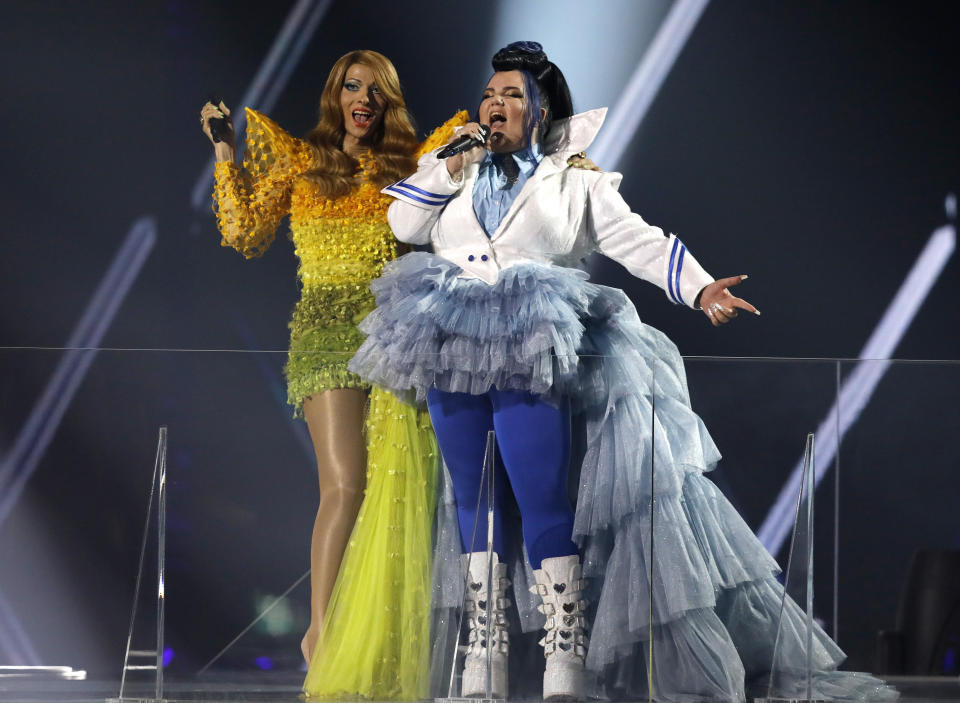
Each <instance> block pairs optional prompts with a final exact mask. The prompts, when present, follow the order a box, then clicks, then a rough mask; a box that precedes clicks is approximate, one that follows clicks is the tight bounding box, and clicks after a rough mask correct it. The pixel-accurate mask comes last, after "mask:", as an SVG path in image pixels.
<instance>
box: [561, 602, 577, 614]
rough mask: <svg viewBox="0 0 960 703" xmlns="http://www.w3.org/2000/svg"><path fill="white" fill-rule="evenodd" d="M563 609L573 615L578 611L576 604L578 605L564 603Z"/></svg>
mask: <svg viewBox="0 0 960 703" xmlns="http://www.w3.org/2000/svg"><path fill="white" fill-rule="evenodd" d="M563 609H564V611H566V612H568V613H572V612H573V611H574V610H576V609H577V604H576V603H564V604H563Z"/></svg>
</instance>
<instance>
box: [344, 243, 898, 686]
mask: <svg viewBox="0 0 960 703" xmlns="http://www.w3.org/2000/svg"><path fill="white" fill-rule="evenodd" d="M459 273H460V269H459V268H458V267H456V266H455V265H454V264H452V263H451V262H449V261H447V260H445V259H443V258H440V257H437V256H434V255H432V254H427V253H422V252H414V253H411V254H407V255H406V256H403V257H400V258H399V259H397V260H395V261H393V262H391V263H390V264H388V265H387V267H386V268H385V269H384V273H383V275H382V277H381V278H380V279H378V280H376V281H374V282H373V284H372V289H373V292H374V294H375V295H376V298H377V308H376V310H375V311H374V312H372V313H371V314H370V315H369V316H368V317H367V318H366V319H365V320H364V321H363V322H362V323H361V325H360V329H361V331H363V332H364V333H365V334H366V335H367V338H366V341H365V342H364V343H363V345H362V346H361V347H360V349H359V351H358V352H357V354H356V356H354V358H353V360H352V361H351V363H350V370H351V371H354V372H355V373H357V374H359V375H360V376H362V377H363V378H365V379H366V380H368V381H370V382H372V383H375V384H378V385H380V386H384V387H386V388H390V389H391V390H393V391H394V392H396V393H398V394H401V395H408V396H413V397H415V398H417V399H419V400H423V399H424V397H425V395H426V392H427V390H429V389H430V388H431V387H436V388H439V389H441V390H445V391H453V392H464V393H474V394H479V393H483V392H486V391H487V390H488V389H490V388H491V387H493V386H496V387H497V388H500V389H511V390H526V391H530V392H532V393H535V394H538V395H543V396H548V397H561V396H562V397H566V398H568V399H569V401H570V405H571V408H572V412H573V419H574V422H575V426H576V428H577V431H576V432H575V434H576V436H577V437H578V438H579V441H578V444H579V445H580V446H579V452H578V457H579V462H578V463H579V465H578V466H577V467H575V477H576V479H577V480H576V512H575V522H574V535H573V538H574V540H575V541H576V542H577V543H578V544H579V545H580V548H581V554H582V557H583V572H584V577H585V578H586V579H588V583H589V586H588V592H587V597H588V599H589V602H590V616H591V617H590V620H591V631H590V633H589V634H590V646H589V649H588V654H587V661H586V665H587V669H588V691H589V694H590V695H591V696H596V697H614V696H620V695H627V696H641V695H642V696H646V695H647V691H648V687H650V686H652V688H653V692H654V696H655V698H656V700H658V701H677V702H687V701H690V702H692V701H701V700H718V701H739V700H743V699H744V697H745V695H746V694H747V693H753V692H754V691H753V690H752V689H756V692H758V693H764V694H765V693H766V692H767V682H768V681H769V671H770V669H771V663H772V658H773V649H774V642H775V640H776V639H777V632H778V629H779V631H780V636H779V640H780V641H779V654H778V657H777V659H778V662H779V664H778V667H777V668H778V669H783V671H781V672H780V673H781V675H779V676H778V677H777V684H778V692H779V693H781V694H783V695H789V694H795V693H797V692H798V691H801V690H802V687H803V686H805V683H806V681H805V676H803V675H802V672H801V671H800V667H801V666H802V665H803V663H804V662H805V661H806V654H805V653H806V630H805V627H806V624H805V617H804V614H803V613H802V611H801V610H800V608H799V607H798V606H797V605H796V604H795V603H794V602H793V601H792V600H790V599H789V598H786V599H784V598H783V588H782V586H781V585H780V583H779V582H778V581H777V580H776V578H775V574H776V573H777V572H778V571H779V568H778V566H777V564H776V562H775V561H774V560H773V558H772V557H771V556H770V555H769V554H768V553H767V552H766V550H765V549H764V548H763V546H762V545H761V544H760V542H759V541H758V540H757V539H756V537H755V536H754V535H753V533H752V532H751V530H750V529H749V527H748V526H747V525H746V524H745V523H744V521H743V520H742V519H741V517H740V516H739V514H737V512H736V511H735V510H734V509H733V507H732V506H731V505H730V503H729V502H728V501H727V500H726V499H725V498H724V496H723V495H722V494H721V493H720V491H719V490H717V488H716V487H715V486H714V484H713V483H712V482H711V481H710V480H709V479H707V478H706V477H705V476H704V475H703V474H704V473H705V472H708V471H710V470H711V469H712V468H713V467H714V466H715V464H716V463H717V461H718V460H719V458H720V454H719V452H718V451H717V448H716V446H715V445H714V443H713V440H712V439H711V438H710V435H709V433H708V432H707V430H706V427H705V426H704V425H703V422H702V421H701V419H700V418H699V417H698V416H697V415H696V414H695V413H694V412H693V411H692V410H691V408H690V401H689V395H688V391H687V382H686V376H685V373H684V369H683V362H682V360H681V358H680V355H679V353H678V352H677V349H676V347H675V346H674V344H673V343H672V342H671V341H670V340H669V339H668V338H667V337H666V336H665V335H664V334H662V333H661V332H659V331H658V330H655V329H653V328H652V327H649V326H647V325H644V324H643V323H641V322H640V320H639V318H638V317H637V313H636V310H635V308H634V307H633V305H632V304H631V302H630V301H629V299H628V298H627V297H626V295H625V294H624V293H623V292H622V291H620V290H617V289H613V288H608V287H604V286H599V285H596V284H593V283H590V282H589V281H588V280H587V275H586V274H585V273H583V272H582V271H578V270H573V269H567V268H561V267H555V266H548V265H539V264H529V265H520V266H514V267H511V268H509V269H506V270H504V271H502V272H501V275H500V278H499V280H498V281H497V283H496V284H494V285H492V286H491V285H488V284H487V283H485V282H483V281H480V280H474V279H463V278H459V277H458V274H459ZM441 485H442V484H441ZM455 514H456V513H455V507H454V504H453V495H452V490H450V487H449V485H447V486H446V487H445V488H442V492H441V493H440V502H439V506H438V532H437V535H436V543H437V558H436V563H435V567H434V568H435V571H434V594H433V601H434V602H433V607H434V612H435V621H436V622H435V624H434V636H435V642H436V643H437V644H436V646H435V657H434V664H435V667H436V669H437V676H436V680H437V681H438V682H441V681H443V680H444V678H445V675H446V672H448V671H449V669H447V668H446V667H447V666H448V664H449V653H450V652H452V651H453V646H454V645H452V643H451V640H452V639H454V638H455V637H456V633H455V632H454V630H455V619H454V618H452V617H451V612H452V608H454V607H456V605H457V604H458V603H459V602H460V595H461V594H460V590H461V588H462V585H461V575H460V571H459V563H460V562H459V551H460V547H459V540H458V539H457V537H456V535H457V529H458V528H457V523H456V517H455ZM515 551H516V553H517V554H518V555H519V557H518V558H517V559H516V563H515V567H514V570H513V573H512V575H511V577H512V579H513V582H514V588H513V591H514V593H513V595H514V598H515V601H516V605H517V615H518V623H519V629H521V630H522V631H523V632H535V631H537V630H538V629H539V628H540V627H542V625H543V621H544V618H543V616H542V615H541V614H540V613H539V612H537V610H536V606H537V605H538V601H537V600H535V596H533V595H531V594H530V593H529V592H528V590H527V586H529V585H530V584H531V583H533V574H532V572H531V570H530V567H529V565H528V564H527V563H526V560H525V559H523V558H522V548H518V549H516V550H515ZM651 575H652V578H651ZM651 604H652V605H651ZM781 609H782V612H783V615H782V621H781ZM534 641H535V640H534ZM651 646H652V647H653V651H654V656H653V661H654V662H655V664H654V667H653V669H652V672H651V671H648V662H649V661H650V647H651ZM511 651H512V653H511V657H512V658H513V657H514V656H517V657H522V656H523V654H522V651H523V647H511ZM811 654H812V657H811V658H812V662H813V668H814V669H815V670H816V671H817V674H816V676H815V677H814V679H815V681H814V685H815V693H816V694H817V695H818V696H820V697H822V698H825V699H828V700H891V699H894V698H896V697H897V694H896V691H894V690H893V689H891V688H889V687H887V686H885V685H884V684H883V682H881V681H879V680H878V679H875V678H873V677H870V676H866V675H862V674H853V673H850V672H837V671H836V668H837V666H838V665H839V664H840V663H841V662H842V660H843V658H844V655H843V652H842V651H841V650H840V649H839V648H838V647H837V645H836V644H834V643H833V641H832V640H830V638H829V637H828V636H827V635H826V634H825V633H824V632H823V631H822V630H821V629H820V628H816V630H815V632H814V638H813V648H812V652H811ZM540 661H541V666H542V656H541V658H540ZM784 662H787V663H788V664H789V666H787V667H784V666H783V663H784ZM794 664H795V666H796V670H795V671H791V670H790V669H792V667H793V666H794ZM511 666H512V667H513V664H511ZM520 666H521V667H522V666H523V664H520ZM516 670H517V669H516V668H514V671H516ZM515 681H516V678H514V682H515ZM512 683H513V682H512ZM514 693H516V691H514Z"/></svg>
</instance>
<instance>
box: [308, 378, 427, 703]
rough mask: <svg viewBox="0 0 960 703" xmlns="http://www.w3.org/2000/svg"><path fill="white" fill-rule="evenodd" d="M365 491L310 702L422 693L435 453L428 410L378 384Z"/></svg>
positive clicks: (318, 652)
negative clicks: (416, 406) (417, 406)
mask: <svg viewBox="0 0 960 703" xmlns="http://www.w3.org/2000/svg"><path fill="white" fill-rule="evenodd" d="M367 433H368V434H367V450H368V459H367V489H366V495H365V496H364V500H363V505H362V507H361V508H360V514H359V516H358V517H357V522H356V526H355V527H354V528H353V534H352V535H351V536H350V542H349V543H348V545H347V551H346V553H345V554H344V558H343V562H342V564H341V566H340V573H339V575H338V577H337V583H336V585H335V586H334V589H333V595H332V596H331V599H330V604H329V606H328V608H327V612H326V617H325V618H324V623H323V629H322V632H321V635H320V640H319V642H318V644H317V647H316V649H315V650H314V654H313V659H312V661H311V662H310V668H309V670H308V672H307V678H306V680H305V681H304V684H303V689H304V693H305V694H306V696H307V697H308V698H356V697H362V698H368V699H377V700H384V699H391V700H417V699H421V698H425V697H426V696H427V692H428V686H429V674H430V672H429V668H430V667H429V664H430V642H429V636H430V566H431V564H430V561H431V556H432V553H431V550H432V545H431V536H432V523H433V508H434V500H435V493H436V477H437V461H438V457H439V454H438V450H437V445H436V440H435V438H434V435H433V430H432V429H431V426H430V420H429V417H428V416H427V414H426V412H425V411H419V410H417V409H416V408H412V407H410V406H408V405H405V404H403V403H401V402H400V401H399V400H397V399H396V397H394V396H393V394H391V393H389V392H387V391H384V390H381V389H379V388H374V389H373V390H372V391H371V394H370V409H369V413H368V417H367Z"/></svg>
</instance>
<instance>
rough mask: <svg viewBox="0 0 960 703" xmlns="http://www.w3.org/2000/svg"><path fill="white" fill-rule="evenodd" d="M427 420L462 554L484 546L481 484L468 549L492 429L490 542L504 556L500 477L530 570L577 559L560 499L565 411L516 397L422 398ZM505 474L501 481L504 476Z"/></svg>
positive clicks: (441, 394) (432, 394) (563, 493)
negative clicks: (448, 486) (452, 502)
mask: <svg viewBox="0 0 960 703" xmlns="http://www.w3.org/2000/svg"><path fill="white" fill-rule="evenodd" d="M427 405H428V406H429V408H430V419H431V420H432V421H433V428H434V430H435V431H436V433H437V442H438V443H439V445H440V451H441V452H442V454H443V459H444V461H445V462H446V464H447V468H448V469H449V470H450V478H451V480H452V481H453V492H454V496H455V497H456V500H457V517H458V519H459V522H460V538H461V542H462V546H463V548H464V551H484V550H485V549H486V542H487V513H486V505H487V501H486V485H485V484H484V486H483V487H482V490H483V495H482V500H481V503H480V516H479V520H478V521H477V534H476V539H475V541H474V543H473V545H472V548H468V547H467V545H468V544H469V543H470V535H471V533H472V532H473V521H474V510H475V509H476V506H477V499H478V498H479V497H480V495H481V494H480V491H481V486H480V474H481V471H482V469H483V453H484V448H485V447H486V439H487V432H488V431H490V430H494V431H495V432H496V435H497V446H498V449H499V451H500V456H501V458H502V459H503V462H502V463H503V467H501V466H500V462H497V469H496V474H495V475H494V477H495V486H494V511H495V512H494V524H493V543H494V549H495V550H496V551H497V553H498V554H500V555H503V554H504V551H503V527H502V517H501V516H502V515H503V495H504V494H503V491H504V484H506V482H507V481H506V480H505V479H506V478H507V477H509V480H510V487H511V488H512V489H513V495H514V497H515V498H516V500H517V505H518V506H519V508H520V517H521V520H522V521H523V542H524V544H525V545H526V547H527V555H528V557H529V558H530V563H531V566H533V568H534V569H539V568H540V563H541V561H542V560H543V559H547V558H549V557H559V556H568V555H571V554H577V553H578V549H577V545H576V544H575V543H574V542H573V540H572V536H573V510H572V509H571V508H570V500H569V498H568V495H567V471H568V468H569V462H570V412H569V408H568V407H567V404H566V403H562V404H561V405H560V406H559V407H558V406H556V405H551V404H550V403H548V402H546V401H544V400H541V399H539V398H537V396H534V395H533V394H531V393H526V392H523V391H500V390H497V389H496V388H494V389H492V390H490V391H488V392H487V393H485V394H483V395H470V394H469V393H448V392H446V391H440V390H437V389H435V388H434V389H431V390H430V391H429V393H428V394H427ZM504 469H506V476H504Z"/></svg>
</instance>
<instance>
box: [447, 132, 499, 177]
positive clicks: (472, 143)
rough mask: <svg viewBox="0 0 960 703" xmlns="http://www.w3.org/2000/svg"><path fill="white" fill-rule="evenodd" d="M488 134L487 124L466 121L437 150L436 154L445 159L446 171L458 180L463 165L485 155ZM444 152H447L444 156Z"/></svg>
mask: <svg viewBox="0 0 960 703" xmlns="http://www.w3.org/2000/svg"><path fill="white" fill-rule="evenodd" d="M489 136H490V128H489V127H488V126H487V125H483V124H479V123H477V122H468V123H467V124H465V125H464V126H463V128H461V129H460V131H459V132H457V134H456V136H454V138H453V139H451V140H450V142H449V143H448V144H447V146H445V147H444V148H443V149H441V150H440V151H439V152H437V156H438V157H439V158H441V159H444V158H445V159H446V160H447V161H446V163H447V172H448V173H449V174H450V175H451V176H453V177H454V178H455V179H457V180H459V179H460V174H461V172H462V171H463V169H464V167H466V166H468V165H469V164H473V163H477V162H479V161H482V160H483V158H484V157H485V156H486V155H487V137H489ZM481 147H482V148H481ZM444 152H447V155H446V156H444ZM451 154H452V155H451Z"/></svg>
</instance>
